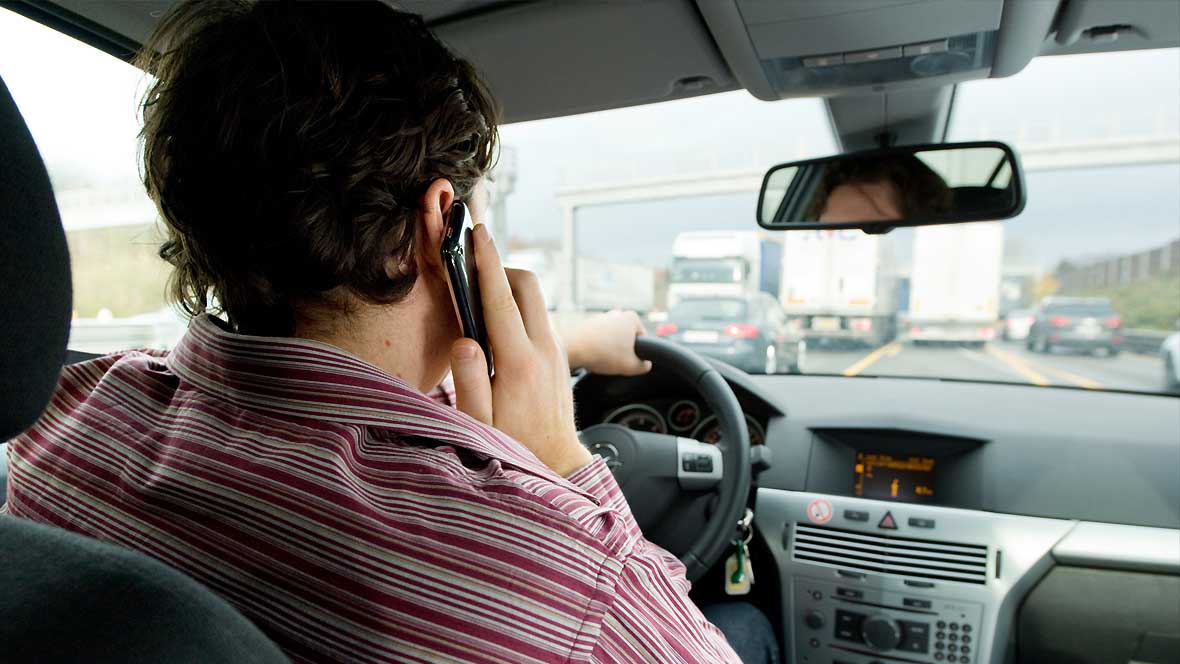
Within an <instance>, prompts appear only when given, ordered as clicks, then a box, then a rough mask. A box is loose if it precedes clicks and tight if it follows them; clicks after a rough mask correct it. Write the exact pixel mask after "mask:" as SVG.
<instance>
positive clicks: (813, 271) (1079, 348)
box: [496, 49, 1180, 392]
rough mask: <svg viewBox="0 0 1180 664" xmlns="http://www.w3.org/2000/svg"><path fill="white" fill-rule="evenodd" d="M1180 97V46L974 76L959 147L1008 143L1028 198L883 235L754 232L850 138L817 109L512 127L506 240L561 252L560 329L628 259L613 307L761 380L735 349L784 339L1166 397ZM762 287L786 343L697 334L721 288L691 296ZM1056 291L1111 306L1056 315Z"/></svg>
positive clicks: (843, 352)
mask: <svg viewBox="0 0 1180 664" xmlns="http://www.w3.org/2000/svg"><path fill="white" fill-rule="evenodd" d="M1127 71H1134V72H1136V75H1135V76H1134V77H1129V76H1126V72H1127ZM1178 100H1180V56H1178V51H1177V50H1176V49H1167V50H1156V51H1137V52H1121V53H1107V54H1094V55H1079V56H1061V57H1044V58H1038V59H1036V60H1034V61H1033V62H1032V63H1031V64H1030V65H1029V66H1028V67H1027V68H1026V69H1025V70H1024V71H1023V72H1021V73H1020V74H1018V75H1016V76H1014V77H1011V78H1007V79H996V80H984V81H974V82H969V83H966V84H963V85H960V86H959V89H958V90H957V92H956V98H955V102H954V111H953V115H952V119H951V124H950V132H949V136H948V140H951V141H972V140H1002V141H1006V142H1008V143H1010V144H1011V145H1012V146H1013V147H1014V148H1015V149H1016V151H1017V153H1018V154H1019V155H1020V156H1021V160H1022V163H1023V165H1024V168H1025V170H1026V181H1027V189H1028V192H1029V193H1028V204H1027V206H1026V209H1025V211H1024V213H1023V214H1021V215H1020V216H1019V217H1017V218H1015V219H1012V220H1008V221H1005V222H990V223H974V224H960V225H946V226H931V227H923V228H917V229H912V228H911V229H897V230H894V231H893V232H891V233H888V234H886V235H865V234H864V233H861V232H860V231H834V232H816V231H793V232H778V233H774V232H765V231H762V230H760V229H759V228H758V227H757V225H756V224H755V222H754V219H755V207H756V201H757V191H758V187H759V184H760V179H761V176H762V175H763V174H764V173H765V170H766V169H767V168H768V167H769V166H771V165H773V164H775V163H781V162H786V161H793V160H799V159H805V158H808V157H815V156H821V155H823V154H829V153H833V152H835V151H836V145H835V142H834V140H833V137H832V133H831V130H830V127H829V125H828V123H827V120H826V118H825V117H824V114H825V111H824V108H823V105H822V103H821V102H819V101H817V100H792V101H783V102H774V103H764V102H760V101H757V100H755V99H753V98H751V97H750V96H749V95H748V94H747V93H745V92H734V93H727V94H721V95H713V96H709V97H702V98H698V99H689V100H682V101H674V102H667V103H664V104H658V105H653V106H647V107H637V108H629V109H620V110H615V111H606V112H600V113H590V114H586V115H579V116H573V117H568V118H558V119H552V120H542V121H537V122H528V123H521V124H515V125H510V126H507V127H505V128H504V130H503V138H504V145H505V150H506V152H507V153H509V154H511V160H510V162H509V168H508V169H507V170H509V171H510V172H511V174H512V183H513V184H512V189H511V191H510V192H506V193H504V196H505V201H504V203H503V205H502V206H501V207H500V208H498V210H499V211H500V212H502V214H503V215H504V216H503V217H498V218H497V219H496V224H498V228H497V232H498V233H500V234H504V233H507V234H508V235H509V237H510V238H511V241H512V242H513V244H514V246H522V247H524V246H530V247H549V251H550V254H551V255H552V256H553V257H554V260H553V261H552V263H551V264H550V266H549V267H548V268H547V270H546V272H545V273H543V274H542V275H541V278H542V280H546V281H549V282H551V283H552V284H554V288H553V290H552V293H553V298H554V299H553V301H551V302H550V307H551V308H552V309H553V311H554V318H555V320H556V321H558V324H559V325H565V324H571V321H574V320H577V318H578V317H579V316H581V315H583V314H584V312H586V311H592V310H595V309H597V308H600V307H599V306H598V302H591V301H590V300H588V299H587V297H588V295H590V294H589V293H587V292H585V291H586V286H585V285H584V284H585V283H587V281H588V280H593V279H596V278H597V276H596V275H597V273H598V272H611V271H621V270H623V269H624V268H626V269H629V270H631V272H630V275H631V280H630V281H627V282H620V283H624V284H625V285H622V286H621V287H620V292H619V294H618V295H617V296H616V297H614V298H607V299H608V300H612V301H617V302H623V301H624V299H626V301H627V302H628V304H627V305H626V306H631V307H633V308H638V309H640V310H641V311H644V312H645V313H646V314H647V316H648V318H649V319H650V320H651V325H650V326H649V331H651V332H652V333H657V332H658V333H660V334H661V335H662V336H665V337H666V338H668V339H670V340H672V341H674V342H676V343H689V342H690V341H691V342H692V343H689V345H691V347H692V348H693V350H695V351H697V352H700V353H702V354H705V355H709V356H711V357H714V358H716V359H720V360H722V361H727V362H731V363H733V364H735V365H738V366H740V367H741V368H742V369H744V370H746V371H751V372H760V371H762V368H761V367H760V366H758V363H756V362H748V361H740V360H739V359H738V358H741V357H747V356H749V355H751V354H752V355H757V356H759V357H761V352H762V349H761V348H754V349H751V348H749V347H750V346H751V345H752V344H761V343H765V344H767V345H768V346H769V345H770V344H773V343H775V342H774V341H773V339H774V338H781V339H783V341H782V342H781V344H782V345H787V346H796V345H802V346H805V348H806V353H805V356H803V355H800V357H805V361H802V360H801V361H800V362H799V364H800V365H801V366H799V367H792V368H793V369H794V368H799V369H801V370H802V371H803V372H804V373H817V374H833V375H844V376H905V377H921V378H949V379H959V380H977V381H1000V382H1016V383H1026V384H1028V383H1031V384H1035V385H1044V386H1065V387H1084V388H1089V389H1130V390H1143V391H1153V392H1154V391H1160V390H1162V389H1163V380H1162V374H1163V371H1162V362H1161V360H1160V359H1159V357H1158V350H1159V348H1160V345H1161V344H1162V343H1163V341H1164V339H1165V338H1166V337H1167V336H1168V335H1169V334H1170V333H1171V332H1172V331H1174V329H1175V327H1176V321H1177V319H1178V318H1180V228H1178V227H1177V223H1176V220H1177V219H1180V187H1178V183H1180V108H1178V105H1180V103H1178ZM722 119H724V120H723V121H722ZM590 136H592V137H594V138H593V140H586V137H590ZM935 154H937V153H935ZM984 166H986V167H987V168H988V169H990V168H992V167H993V166H994V165H993V164H990V163H989V164H986V165H984ZM981 168H983V166H981ZM500 170H501V172H503V171H504V170H505V169H504V168H503V166H502V167H501V169H500ZM985 170H986V169H985ZM1001 175H1002V176H1003V177H1008V175H1009V174H1007V173H1004V174H1001ZM559 221H560V223H558V222H559ZM566 249H572V250H573V252H574V253H575V254H576V255H577V256H578V257H579V260H580V261H581V262H580V263H578V265H576V266H572V265H570V264H569V261H568V260H565V259H563V251H564V250H566ZM589 259H593V261H594V266H593V269H592V270H590V269H587V263H586V261H587V260H589ZM738 261H741V264H742V269H741V270H740V271H739V270H735V269H733V268H734V267H735V265H736V264H737V263H738ZM648 283H651V284H654V287H653V288H651V289H650V291H649V290H647V289H646V287H645V285H646V284H648ZM639 291H642V292H643V294H644V296H643V297H642V298H636V297H634V295H635V293H637V292H639ZM757 291H765V292H767V293H770V294H771V295H772V296H773V297H774V299H775V300H777V301H778V303H779V304H780V305H781V318H782V319H783V320H782V322H783V325H782V326H781V327H779V328H777V331H776V332H775V333H774V334H766V335H763V334H759V336H757V337H751V338H743V337H740V336H737V335H734V336H729V335H726V334H721V335H720V336H719V337H716V339H714V337H713V336H709V337H708V338H705V337H704V336H703V334H696V333H693V334H695V337H692V338H689V337H687V336H686V332H685V329H686V327H685V323H684V320H685V319H686V317H687V316H688V313H689V312H693V311H695V310H697V309H703V308H706V307H712V306H720V305H719V304H717V303H719V302H721V301H724V300H719V299H714V300H713V301H711V303H710V304H708V305H706V304H705V303H704V302H696V301H692V302H688V301H686V300H685V298H702V297H713V298H727V297H728V298H736V297H739V296H743V295H749V294H751V293H754V292H757ZM648 294H650V299H648ZM596 297H597V298H598V299H599V300H600V299H601V294H596ZM1051 297H1056V298H1059V299H1060V298H1063V297H1065V298H1083V297H1085V298H1094V297H1097V298H1105V299H1106V301H1107V302H1108V304H1106V305H1103V304H1101V303H1097V304H1096V303H1094V302H1093V301H1091V302H1088V303H1085V304H1073V305H1066V304H1060V305H1058V306H1062V307H1068V308H1069V309H1070V311H1071V312H1076V313H1068V314H1067V313H1063V312H1061V311H1060V310H1058V312H1057V313H1054V312H1051V311H1050V309H1049V304H1050V303H1051V301H1050V302H1046V301H1045V300H1046V298H1051ZM678 303H679V304H678ZM776 316H778V314H776ZM1053 316H1059V317H1060V316H1064V317H1067V318H1068V317H1070V316H1077V320H1076V321H1075V323H1076V324H1073V323H1071V325H1072V326H1071V327H1055V326H1054V325H1055V324H1056V325H1061V324H1062V320H1060V318H1058V319H1053V320H1052V321H1051V320H1050V319H1052V318H1053ZM1086 319H1093V320H1092V321H1091V323H1093V324H1092V325H1089V324H1084V323H1085V321H1086ZM1071 320H1072V319H1071ZM664 321H668V322H667V323H666V324H664ZM769 324H770V323H767V325H769ZM689 332H690V333H692V331H691V330H690V331H689ZM789 350H790V349H786V348H782V347H780V348H778V349H777V352H778V356H779V357H787V356H788V355H789V352H788V351H789ZM782 364H783V363H780V366H779V367H778V369H779V370H783V367H782V366H781V365H782Z"/></svg>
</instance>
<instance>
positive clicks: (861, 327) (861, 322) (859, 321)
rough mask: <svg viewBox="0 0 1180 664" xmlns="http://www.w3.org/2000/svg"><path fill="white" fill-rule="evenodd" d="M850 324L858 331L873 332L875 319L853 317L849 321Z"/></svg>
mask: <svg viewBox="0 0 1180 664" xmlns="http://www.w3.org/2000/svg"><path fill="white" fill-rule="evenodd" d="M848 326H849V327H851V328H852V329H853V330H855V331H857V332H872V331H873V319H872V318H853V319H852V320H849V321H848Z"/></svg>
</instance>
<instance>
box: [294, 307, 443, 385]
mask: <svg viewBox="0 0 1180 664" xmlns="http://www.w3.org/2000/svg"><path fill="white" fill-rule="evenodd" d="M415 295H416V293H414V292H411V293H410V295H409V297H407V298H406V300H405V301H403V302H399V303H398V304H397V305H389V306H376V305H357V307H356V309H357V311H355V312H354V313H353V314H351V315H349V316H348V319H347V320H346V321H342V322H341V323H339V324H334V325H301V326H297V328H296V331H295V336H297V337H302V338H305V339H312V340H314V341H320V342H323V343H327V344H331V345H333V346H336V347H337V348H340V349H341V350H344V351H346V352H348V353H351V354H352V355H355V356H357V357H359V358H360V359H362V360H364V361H366V362H368V363H369V364H372V365H374V366H376V367H377V368H379V369H381V370H383V371H385V372H386V373H388V374H390V375H392V376H395V377H397V378H399V379H400V380H402V381H404V382H405V383H407V384H409V385H410V386H411V387H415V388H417V389H418V390H420V391H422V392H429V391H430V390H432V389H434V388H435V387H437V386H438V384H439V382H441V381H442V379H443V378H444V377H445V376H446V370H447V364H446V358H447V351H448V349H449V344H448V343H447V340H446V339H444V338H442V337H445V336H446V335H445V334H440V333H439V332H440V329H439V324H438V322H436V321H432V320H431V318H432V317H431V316H430V315H429V313H428V312H427V311H423V310H422V307H419V306H416V305H417V304H418V303H420V302H421V299H420V298H416V297H415ZM443 329H445V328H443ZM435 340H437V341H438V342H439V343H442V344H443V346H442V348H441V353H440V352H439V350H440V349H439V348H435V347H431V344H432V343H433V342H434V341H435Z"/></svg>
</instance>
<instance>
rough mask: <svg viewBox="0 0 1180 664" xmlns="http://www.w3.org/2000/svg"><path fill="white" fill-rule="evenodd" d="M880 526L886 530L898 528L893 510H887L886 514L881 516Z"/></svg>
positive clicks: (878, 525)
mask: <svg viewBox="0 0 1180 664" xmlns="http://www.w3.org/2000/svg"><path fill="white" fill-rule="evenodd" d="M877 527H878V528H884V529H885V530H897V519H894V518H893V512H886V513H885V516H883V517H881V521H880V522H879V523H878V524H877Z"/></svg>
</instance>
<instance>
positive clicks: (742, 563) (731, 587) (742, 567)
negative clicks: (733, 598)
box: [725, 539, 753, 595]
mask: <svg viewBox="0 0 1180 664" xmlns="http://www.w3.org/2000/svg"><path fill="white" fill-rule="evenodd" d="M733 546H734V552H733V553H731V554H730V555H729V557H728V558H726V559H725V594H726V595H746V594H748V593H749V592H750V584H751V583H753V574H751V571H752V570H751V569H750V561H749V554H748V553H747V551H746V543H745V542H743V541H741V540H737V539H735V540H734V541H733Z"/></svg>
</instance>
